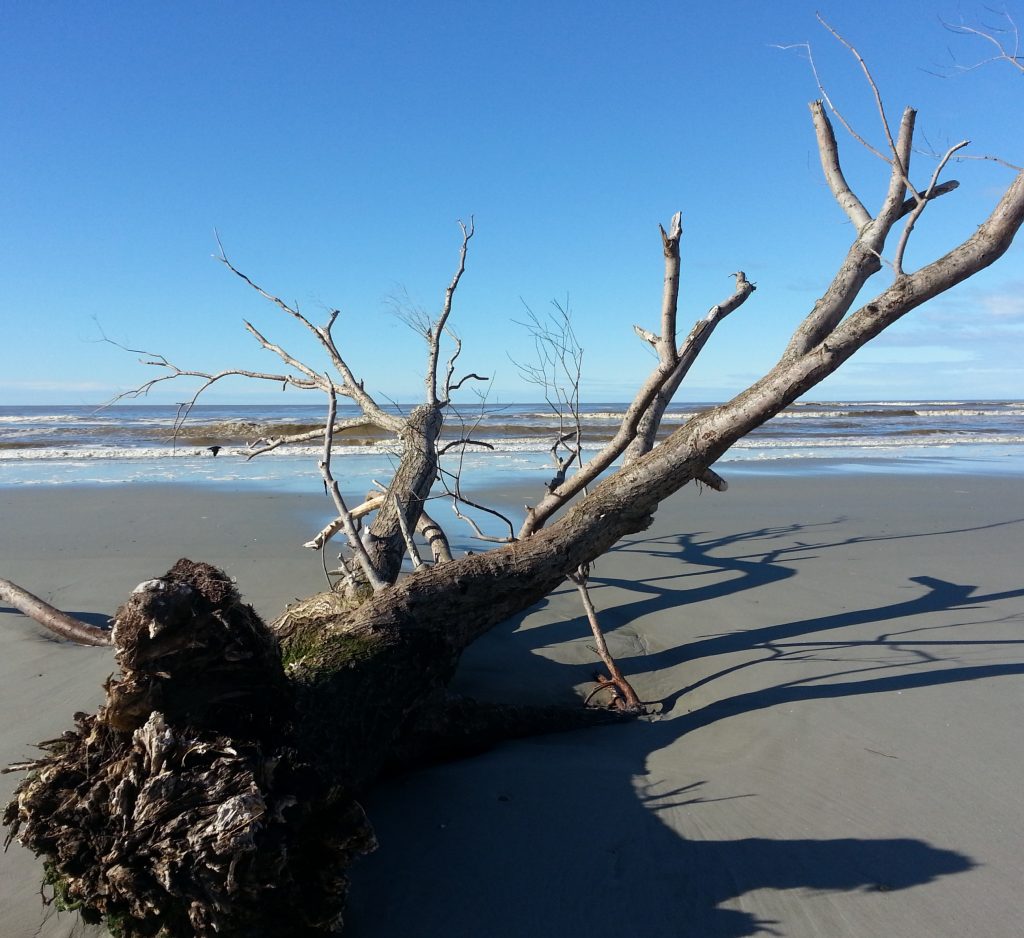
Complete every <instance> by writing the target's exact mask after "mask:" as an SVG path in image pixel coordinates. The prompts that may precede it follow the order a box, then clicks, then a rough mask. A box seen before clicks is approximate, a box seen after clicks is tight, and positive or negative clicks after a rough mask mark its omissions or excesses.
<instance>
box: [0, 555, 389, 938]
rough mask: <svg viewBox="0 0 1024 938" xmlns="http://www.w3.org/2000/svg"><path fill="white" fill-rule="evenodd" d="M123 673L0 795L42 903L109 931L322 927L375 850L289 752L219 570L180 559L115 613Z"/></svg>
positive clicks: (281, 709) (285, 707)
mask: <svg viewBox="0 0 1024 938" xmlns="http://www.w3.org/2000/svg"><path fill="white" fill-rule="evenodd" d="M114 643H115V646H116V648H117V653H116V657H117V663H118V664H119V666H120V668H121V676H120V678H119V679H117V680H113V679H111V680H109V681H108V682H107V685H106V691H107V698H106V702H105V704H104V705H103V707H101V708H100V710H99V712H98V713H97V714H95V715H86V714H81V713H80V714H76V716H75V728H74V729H72V730H69V731H67V732H66V733H64V735H63V736H62V737H61V738H60V739H57V740H53V741H50V742H49V743H45V744H43V745H42V748H43V749H44V750H45V752H46V755H45V756H44V757H43V758H41V759H40V760H38V761H37V762H36V763H34V764H33V765H32V766H31V767H30V768H31V771H30V773H29V775H28V776H27V777H26V778H25V780H24V781H23V782H22V784H21V785H20V786H19V788H18V789H17V791H16V793H15V798H14V800H13V801H12V802H11V803H10V804H9V805H8V806H7V808H6V810H5V813H4V818H3V820H4V823H5V824H6V825H7V826H8V827H9V834H8V838H7V840H8V843H9V842H10V840H11V839H13V838H14V837H17V839H18V840H19V841H20V842H21V843H22V844H24V845H25V846H26V847H28V848H29V849H31V850H33V851H34V852H35V853H36V854H37V855H40V856H42V857H43V858H44V861H45V868H46V880H47V882H48V883H50V885H51V886H52V887H53V895H54V900H55V901H56V902H58V904H59V905H61V906H62V907H63V908H67V909H76V910H78V911H79V912H80V913H81V915H82V917H83V919H85V920H86V921H88V922H100V921H102V922H104V923H105V924H106V926H107V927H108V929H109V930H110V931H111V933H112V934H114V935H115V936H118V938H121V936H123V938H144V936H167V938H184V936H192V935H195V936H214V935H216V936H218V938H230V936H243V935H244V936H246V938H271V936H274V938H277V936H281V938H283V936H285V935H287V936H295V935H300V934H303V933H307V934H328V933H331V932H332V931H335V930H337V929H338V928H339V927H340V922H341V911H342V907H343V905H344V900H345V895H346V893H347V887H348V881H347V877H346V873H345V871H346V870H347V868H348V867H349V866H350V865H351V863H352V862H353V861H354V860H355V859H356V858H357V857H358V856H359V855H361V854H363V853H366V852H368V851H370V850H372V849H373V848H374V846H375V842H374V837H373V832H372V830H371V828H370V825H369V823H368V821H367V820H366V817H365V815H364V813H363V811H362V808H361V807H360V806H359V804H358V803H357V802H356V801H355V800H354V798H352V797H351V795H350V794H349V793H347V792H345V791H344V790H339V789H338V788H337V787H334V786H332V785H331V784H330V782H329V781H328V780H326V779H325V778H323V777H322V776H321V775H320V774H319V772H318V771H317V769H316V767H315V765H314V764H313V762H314V760H313V759H311V758H309V757H308V755H307V754H302V753H299V752H298V751H297V750H296V748H295V732H294V723H293V715H294V706H293V702H292V697H291V693H290V689H289V685H288V682H287V680H286V679H285V676H284V672H283V669H282V666H281V660H280V654H279V651H278V647H277V643H276V641H275V639H274V637H273V636H272V635H271V633H270V632H269V631H268V629H267V628H266V626H265V625H264V624H263V622H262V621H261V620H260V619H259V617H258V616H257V615H256V613H255V612H254V611H253V610H252V608H251V607H249V606H247V605H244V604H243V603H242V602H241V601H240V599H239V596H238V593H237V591H236V590H235V588H234V586H233V584H232V583H231V581H230V579H229V578H228V577H227V576H226V575H225V574H224V573H222V572H221V571H219V570H217V569H215V568H214V567H210V566H208V565H206V564H199V563H193V562H192V561H189V560H180V561H178V563H177V564H175V566H174V567H173V568H172V569H171V570H170V571H169V572H168V573H167V574H165V575H164V576H163V577H160V578H159V579H156V580H150V581H148V582H146V583H143V584H141V585H140V586H139V587H137V588H136V590H135V592H134V593H133V595H132V596H131V598H130V599H129V601H128V602H127V603H126V604H125V605H124V606H122V607H121V609H119V610H118V613H117V616H116V619H115V625H114Z"/></svg>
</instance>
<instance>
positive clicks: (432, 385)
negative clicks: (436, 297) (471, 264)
mask: <svg viewBox="0 0 1024 938" xmlns="http://www.w3.org/2000/svg"><path fill="white" fill-rule="evenodd" d="M459 228H461V229H462V246H461V247H460V248H459V266H458V268H457V269H456V271H455V276H453V277H452V281H451V283H449V284H448V288H447V289H446V290H445V291H444V306H443V307H442V308H441V315H440V316H439V317H438V319H437V322H435V323H434V324H433V326H432V327H431V329H430V334H429V336H428V339H427V344H428V349H429V350H428V352H427V373H426V388H427V403H429V404H437V403H438V396H437V362H438V358H439V356H440V354H441V335H442V334H443V333H444V330H445V326H446V325H447V323H448V317H449V316H450V315H451V312H452V300H453V299H454V298H455V291H456V290H457V289H458V286H459V281H460V280H461V279H462V275H463V274H464V273H465V272H466V254H467V252H468V248H469V240H470V238H472V237H473V234H474V232H475V231H476V226H475V224H474V221H473V216H470V218H469V225H468V227H467V226H466V225H465V224H464V223H463V222H461V221H460V222H459Z"/></svg>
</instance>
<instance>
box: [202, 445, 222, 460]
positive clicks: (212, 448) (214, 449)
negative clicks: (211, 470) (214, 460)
mask: <svg viewBox="0 0 1024 938" xmlns="http://www.w3.org/2000/svg"><path fill="white" fill-rule="evenodd" d="M206 448H207V449H208V450H209V451H210V452H211V453H213V455H214V457H216V455H217V454H218V453H219V452H220V451H221V450H222V449H223V448H224V447H223V446H207V447H206Z"/></svg>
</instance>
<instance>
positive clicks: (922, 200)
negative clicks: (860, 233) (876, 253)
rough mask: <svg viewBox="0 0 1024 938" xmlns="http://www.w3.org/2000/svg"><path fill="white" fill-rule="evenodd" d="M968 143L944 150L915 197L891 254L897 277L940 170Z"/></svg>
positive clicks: (963, 141)
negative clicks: (912, 206) (923, 186)
mask: <svg viewBox="0 0 1024 938" xmlns="http://www.w3.org/2000/svg"><path fill="white" fill-rule="evenodd" d="M969 143H970V140H961V141H960V142H959V143H957V144H954V145H953V146H951V147H950V148H949V149H948V150H947V151H946V153H945V154H944V155H943V157H942V159H941V160H940V161H939V165H938V166H936V167H935V172H934V173H932V179H931V182H930V183H929V184H928V188H927V189H926V190H925V192H924V195H922V196H918V197H917V199H916V202H917V204H916V205H915V206H914V208H913V210H912V211H911V212H910V215H909V216H908V218H907V223H906V225H904V227H903V232H902V234H901V235H900V240H899V244H898V245H897V246H896V254H895V255H894V256H893V261H892V264H893V268H894V269H895V271H896V276H897V277H901V276H902V275H903V255H904V253H905V252H906V250H907V244H908V243H909V241H910V233H911V232H912V231H913V230H914V225H915V224H916V223H917V220H918V218H920V217H921V213H922V212H923V211H924V208H925V206H926V205H927V204H928V202H929V200H930V199H932V198H934V192H935V189H936V183H937V182H938V179H939V175H940V174H941V173H942V170H943V169H945V167H946V164H947V163H948V162H949V160H950V158H951V157H952V156H953V154H954V153H956V151H957V150H962V149H963V148H964V147H966V146H967V145H968V144H969Z"/></svg>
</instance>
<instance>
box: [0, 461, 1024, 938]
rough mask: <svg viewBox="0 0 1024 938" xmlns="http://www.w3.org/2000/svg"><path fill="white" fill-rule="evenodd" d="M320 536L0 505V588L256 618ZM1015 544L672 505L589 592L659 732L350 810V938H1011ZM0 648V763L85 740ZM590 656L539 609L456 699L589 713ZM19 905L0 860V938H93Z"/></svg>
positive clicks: (878, 498)
mask: <svg viewBox="0 0 1024 938" xmlns="http://www.w3.org/2000/svg"><path fill="white" fill-rule="evenodd" d="M503 494H504V496H505V498H506V499H507V500H509V501H511V502H513V503H519V502H521V500H522V497H521V494H520V493H512V492H505V493H503ZM438 514H439V515H440V512H438ZM324 515H325V507H324V502H323V499H322V498H320V497H316V496H309V497H305V496H297V495H272V494H268V493H249V494H237V493H226V492H218V491H215V490H208V489H192V488H186V487H173V486H168V487H152V488H148V487H136V486H129V487H121V488H111V489H89V490H82V489H54V488H48V489H45V490H43V489H20V490H10V489H8V490H4V491H3V492H2V493H0V575H3V576H7V577H8V578H10V579H12V580H14V581H15V582H18V583H21V584H22V585H24V586H25V587H26V588H28V589H31V590H33V591H34V592H37V593H39V594H40V595H41V596H43V597H44V598H46V599H49V600H50V601H51V602H54V603H55V604H56V605H59V606H61V607H63V608H65V609H67V610H68V611H71V612H75V613H78V614H80V615H83V616H87V617H97V618H98V617H103V616H109V615H110V614H111V613H112V612H113V611H114V607H115V606H116V605H117V604H118V603H119V602H120V601H121V600H122V599H123V598H124V597H125V596H126V595H127V594H128V592H130V590H131V588H132V587H133V586H134V585H135V584H136V583H137V582H139V581H141V580H143V579H147V578H149V577H151V576H153V575H156V574H159V573H161V572H162V571H163V570H165V569H166V568H167V567H168V566H169V565H170V564H171V563H173V561H174V560H175V559H177V558H178V557H179V556H182V555H187V556H191V557H193V558H194V559H203V560H209V561H211V562H215V563H218V564H220V565H221V566H223V567H224V568H225V569H227V570H228V572H230V573H231V574H232V575H233V576H235V577H236V578H237V579H238V583H239V587H240V589H241V590H242V592H243V595H245V596H246V598H247V599H248V600H249V601H251V602H253V603H254V605H255V606H256V607H257V609H258V610H259V611H261V612H263V613H264V614H266V615H268V616H272V615H274V614H275V613H276V612H278V611H279V610H280V609H281V608H282V607H283V605H284V604H285V603H286V602H287V601H288V600H290V599H291V598H292V597H293V596H296V595H302V594H305V593H308V592H311V591H313V590H315V589H318V588H319V587H320V585H321V584H322V582H323V575H322V572H321V570H320V568H319V561H318V560H317V559H316V557H315V556H313V555H311V554H310V553H309V552H307V551H304V550H303V549H302V548H301V547H299V546H298V545H299V544H301V543H302V541H304V540H306V539H307V538H308V537H309V536H310V534H311V532H312V531H313V530H315V529H316V528H317V527H318V526H319V524H320V523H321V521H322V520H324ZM1022 544H1024V479H1021V478H1019V477H1012V476H1001V477H983V476H957V475H944V476H938V477H927V476H909V475H906V476H899V475H886V474H860V475H841V474H836V475H834V476H827V477H814V476H807V477H800V478H780V477H758V476H743V477H737V478H735V480H734V481H733V485H732V487H731V488H730V490H729V492H728V493H726V494H724V495H718V494H716V493H713V492H709V491H704V492H703V493H698V491H697V490H695V489H692V488H688V489H685V490H683V491H682V492H681V493H679V494H678V495H677V496H676V497H674V498H673V499H672V500H670V502H669V503H667V504H666V506H664V508H663V510H662V511H661V512H660V513H659V515H658V518H657V520H656V522H655V524H654V526H653V527H652V528H651V529H650V530H649V531H647V532H644V533H643V534H642V535H638V536H636V537H633V538H630V539H628V540H627V541H626V542H624V543H623V544H621V545H620V546H619V548H618V549H617V550H615V551H614V552H613V553H612V554H610V555H609V556H608V557H606V558H604V559H602V560H601V561H599V562H598V564H597V566H596V568H595V570H594V574H593V586H594V589H593V596H594V600H595V602H596V604H597V605H598V607H599V609H600V610H601V612H602V616H603V620H604V623H605V626H606V629H607V631H608V633H609V644H610V646H611V648H612V650H613V652H614V653H616V654H617V655H618V656H619V659H620V662H621V664H622V666H623V668H624V670H625V671H626V672H627V673H628V674H629V675H631V676H632V678H633V680H634V683H635V686H636V687H637V690H638V691H639V693H640V696H641V697H642V698H643V699H645V700H647V701H650V702H652V703H655V704H656V707H657V709H658V713H657V714H656V715H655V716H654V717H652V718H650V719H647V720H643V721H641V722H638V723H635V724H632V725H629V726H625V727H612V728H607V729H603V730H594V731H589V732H585V733H572V734H563V735H557V736H549V737H543V738H537V739H534V740H528V741H523V742H517V743H512V744H508V745H505V746H502V747H500V748H499V749H496V750H494V751H492V752H490V753H488V754H486V755H483V756H481V757H478V758H475V759H472V760H468V761H464V762H459V763H453V764H449V765H443V766H439V767H436V768H431V769H428V770H423V771H420V772H417V773H414V774H412V775H409V776H406V777H403V778H400V779H395V780H393V781H390V782H388V783H386V784H384V785H382V786H381V787H379V788H378V789H376V790H375V791H374V792H373V793H372V795H371V796H370V798H369V799H368V800H367V804H366V807H367V810H368V811H369V814H370V817H371V820H373V822H374V824H375V826H376V827H377V831H378V836H379V839H380V842H381V849H380V850H379V851H378V852H377V853H376V854H375V855H373V856H372V857H369V858H367V859H366V860H365V861H364V862H363V863H362V864H361V865H360V866H359V867H358V868H357V870H356V873H355V877H354V887H353V892H352V898H351V902H350V911H349V914H348V917H347V920H348V926H349V927H348V929H347V932H346V933H347V934H348V935H352V936H358V938H406V936H409V938H435V936H437V938H442V936H444V938H482V936H494V938H506V936H507V938H512V936H519V935H523V934H536V935H566V934H572V935H577V934H578V935H587V936H590V938H593V936H598V938H604V936H608V938H612V936H638V938H639V936H643V938H678V936H687V938H691V936H692V938H704V936H722V938H739V936H747V935H770V934H779V935H787V936H801V938H802V936H819V935H828V936H858V938H859V936H864V935H900V936H909V938H925V936H947V935H948V936H961V935H967V934H969V935H972V936H981V938H984V936H991V938H997V936H998V938H1003V936H1006V935H1011V934H1015V933H1016V932H1017V931H1018V930H1019V927H1020V925H1019V916H1018V915H1017V913H1016V908H1017V905H1018V902H1019V892H1020V882H1019V881H1020V874H1019V871H1020V869H1022V868H1024V836H1022V835H1024V818H1022V816H1021V812H1020V808H1019V780H1020V778H1021V777H1022V775H1024V745H1022V744H1024V729H1022V721H1021V719H1020V712H1021V709H1022V705H1024V628H1022V626H1024V581H1022V578H1021V575H1020V569H1021V563H1020V555H1021V546H1022ZM0 641H2V643H3V653H2V655H0V669H2V674H3V682H2V684H0V687H2V691H0V693H2V694H3V704H4V715H5V718H4V721H3V724H2V728H0V762H4V763H7V762H11V761H15V760H18V759H21V758H24V757H26V755H29V754H30V753H31V751H32V750H31V749H30V744H31V743H33V742H34V741H36V740H39V739H45V738H50V737H52V736H54V735H57V734H58V733H59V732H60V731H61V730H62V729H63V728H64V727H65V726H66V725H67V724H68V723H69V720H70V715H71V713H72V712H73V711H75V710H78V709H91V708H93V707H94V706H95V705H96V703H97V702H98V700H99V698H100V691H99V683H100V682H101V681H102V680H103V679H104V678H105V677H106V676H107V674H109V673H110V671H111V670H112V669H113V663H112V659H111V653H110V652H109V651H108V650H105V649H88V648H79V647H76V646H73V645H69V644H66V643H57V642H54V641H51V640H50V639H49V638H48V637H47V636H46V635H45V633H44V632H43V631H42V630H40V629H38V628H37V627H35V626H34V625H33V624H32V623H30V622H28V621H27V620H25V619H24V618H23V617H22V616H20V615H18V614H16V613H13V612H11V611H7V610H0ZM590 646H591V640H590V639H589V637H588V633H587V630H586V626H585V622H584V620H583V618H582V615H581V610H580V609H579V606H578V600H577V598H576V596H575V593H574V592H571V591H568V590H562V591H559V592H557V593H555V594H553V595H552V596H551V597H549V598H548V599H547V600H546V601H545V602H544V603H542V604H541V605H540V606H539V607H537V608H535V609H534V610H532V611H530V613H529V614H527V615H525V616H522V617H520V618H519V619H517V620H516V621H513V622H510V623H507V624H506V625H504V626H501V627H499V628H497V629H495V630H494V631H493V632H492V633H491V634H489V635H488V636H486V637H485V638H484V639H483V640H481V641H480V642H478V643H477V644H476V645H474V646H473V647H472V648H471V649H470V650H469V651H468V652H467V654H466V656H465V658H464V661H463V665H462V668H461V670H460V674H459V676H458V684H459V687H460V689H462V690H464V691H466V692H468V693H473V694H476V695H478V696H483V697H489V698H493V699H512V700H535V701H552V700H571V699H572V697H573V695H574V694H578V693H579V692H580V691H585V690H587V689H589V688H590V687H591V686H592V685H591V683H590V681H591V679H592V674H593V672H594V671H595V670H596V660H597V659H596V655H595V654H594V653H593V651H592V649H591V647H590ZM15 782H16V778H15V777H14V776H10V775H8V776H4V777H3V779H2V780H0V784H2V794H3V795H4V796H6V795H7V794H8V793H9V792H10V790H11V788H13V785H14V784H15ZM38 882H39V869H38V866H37V864H36V861H35V860H34V859H33V858H32V857H31V856H30V855H29V854H28V853H27V852H26V851H24V850H22V849H20V848H19V847H17V846H12V847H11V848H10V850H9V851H8V852H7V853H6V854H5V855H3V856H2V858H0V922H2V923H3V925H2V927H0V931H2V934H3V935H4V936H10V938H22V936H24V938H28V936H31V935H39V936H40V938H62V936H67V935H71V934H72V933H76V934H81V935H93V934H98V932H96V931H95V930H89V929H84V930H83V929H82V927H81V925H80V924H76V922H75V919H74V918H72V917H70V916H67V915H64V916H57V915H56V914H54V913H52V912H48V911H46V910H44V909H42V907H41V906H40V902H39V897H38ZM76 928H77V931H75V929H76Z"/></svg>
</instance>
